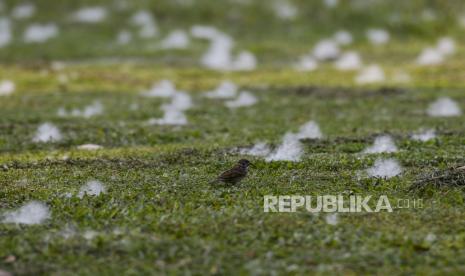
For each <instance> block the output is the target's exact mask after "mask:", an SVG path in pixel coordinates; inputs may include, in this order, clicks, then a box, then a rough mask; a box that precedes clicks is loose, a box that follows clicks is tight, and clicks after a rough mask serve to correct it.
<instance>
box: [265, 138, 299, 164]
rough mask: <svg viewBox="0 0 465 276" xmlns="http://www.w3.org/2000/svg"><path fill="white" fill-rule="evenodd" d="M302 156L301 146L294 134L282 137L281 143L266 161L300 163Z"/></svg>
mask: <svg viewBox="0 0 465 276" xmlns="http://www.w3.org/2000/svg"><path fill="white" fill-rule="evenodd" d="M302 155H303V145H302V143H301V142H300V141H299V137H298V135H296V134H295V133H287V134H286V135H284V138H283V141H282V143H281V144H280V145H279V147H278V148H277V149H275V150H274V151H273V152H272V153H271V154H270V155H268V156H267V157H266V159H265V160H266V161H267V162H270V161H300V159H301V157H302Z"/></svg>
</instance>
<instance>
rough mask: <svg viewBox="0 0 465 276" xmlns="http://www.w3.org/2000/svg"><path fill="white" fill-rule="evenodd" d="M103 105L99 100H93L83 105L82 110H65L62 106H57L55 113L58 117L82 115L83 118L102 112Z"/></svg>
mask: <svg viewBox="0 0 465 276" xmlns="http://www.w3.org/2000/svg"><path fill="white" fill-rule="evenodd" d="M103 110H104V108H103V105H102V104H101V103H100V102H99V101H95V102H93V103H92V104H90V105H88V106H85V107H84V108H83V109H82V110H80V109H77V108H75V109H72V110H71V111H70V112H67V111H66V110H65V109H64V108H59V109H58V112H57V115H58V116H60V117H67V116H72V117H83V118H90V117H93V116H97V115H101V114H103Z"/></svg>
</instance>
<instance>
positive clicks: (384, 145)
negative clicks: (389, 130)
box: [363, 135, 397, 153]
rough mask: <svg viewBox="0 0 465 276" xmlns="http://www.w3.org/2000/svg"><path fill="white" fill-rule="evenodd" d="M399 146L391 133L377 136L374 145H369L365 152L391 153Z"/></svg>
mask: <svg viewBox="0 0 465 276" xmlns="http://www.w3.org/2000/svg"><path fill="white" fill-rule="evenodd" d="M396 151H397V147H396V144H395V143H394V140H393V139H392V137H391V136H389V135H383V136H379V137H376V139H375V142H374V143H373V145H372V146H370V147H367V148H366V149H365V150H364V151H363V153H383V152H386V153H389V152H396Z"/></svg>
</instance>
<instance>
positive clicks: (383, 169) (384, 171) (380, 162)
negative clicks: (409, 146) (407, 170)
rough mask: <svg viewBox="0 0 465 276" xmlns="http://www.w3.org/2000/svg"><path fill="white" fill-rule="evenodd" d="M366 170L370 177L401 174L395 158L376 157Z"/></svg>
mask: <svg viewBox="0 0 465 276" xmlns="http://www.w3.org/2000/svg"><path fill="white" fill-rule="evenodd" d="M366 172H367V174H368V176H370V177H379V178H391V177H394V176H397V175H399V174H401V173H402V167H401V166H400V164H399V163H398V162H397V161H396V160H395V159H377V160H376V161H375V164H374V165H373V167H371V168H368V169H367V170H366Z"/></svg>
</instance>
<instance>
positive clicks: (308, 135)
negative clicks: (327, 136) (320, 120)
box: [297, 121, 323, 139]
mask: <svg viewBox="0 0 465 276" xmlns="http://www.w3.org/2000/svg"><path fill="white" fill-rule="evenodd" d="M297 137H298V138H299V139H320V138H323V133H321V130H320V126H319V125H318V124H317V123H316V122H315V121H309V122H307V123H305V124H304V125H302V126H301V127H300V128H299V132H297Z"/></svg>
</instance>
